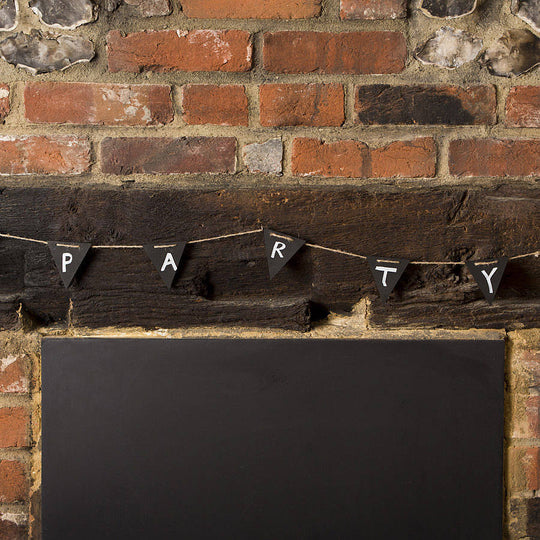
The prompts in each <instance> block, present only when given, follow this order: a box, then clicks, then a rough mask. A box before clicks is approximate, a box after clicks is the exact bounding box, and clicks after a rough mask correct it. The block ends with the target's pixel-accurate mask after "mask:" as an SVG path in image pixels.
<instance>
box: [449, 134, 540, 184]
mask: <svg viewBox="0 0 540 540" xmlns="http://www.w3.org/2000/svg"><path fill="white" fill-rule="evenodd" d="M449 160H450V174H453V175H454V176H465V177H474V176H488V177H497V176H501V177H505V176H536V175H539V174H540V139H538V140H510V139H505V140H498V139H461V140H455V141H452V142H451V143H450V156H449Z"/></svg>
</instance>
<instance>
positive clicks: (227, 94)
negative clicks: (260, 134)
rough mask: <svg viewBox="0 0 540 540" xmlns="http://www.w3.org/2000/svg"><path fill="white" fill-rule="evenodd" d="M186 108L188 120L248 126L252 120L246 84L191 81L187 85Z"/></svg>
mask: <svg viewBox="0 0 540 540" xmlns="http://www.w3.org/2000/svg"><path fill="white" fill-rule="evenodd" d="M182 108H183V110H184V120H185V121H186V122H187V123H188V124H215V125H220V126H247V125H248V123H249V121H248V100H247V96H246V92H245V89H244V87H243V86H233V85H226V86H216V85H212V84H189V85H187V86H185V87H184V89H183V96H182Z"/></svg>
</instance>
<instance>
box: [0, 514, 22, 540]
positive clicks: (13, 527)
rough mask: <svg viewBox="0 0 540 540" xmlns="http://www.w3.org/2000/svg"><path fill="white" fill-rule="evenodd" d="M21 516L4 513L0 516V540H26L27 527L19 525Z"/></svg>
mask: <svg viewBox="0 0 540 540" xmlns="http://www.w3.org/2000/svg"><path fill="white" fill-rule="evenodd" d="M20 521H21V516H20V515H19V514H13V513H11V512H4V513H3V514H2V515H1V516H0V538H2V540H28V527H27V525H26V523H25V522H23V523H21V522H20Z"/></svg>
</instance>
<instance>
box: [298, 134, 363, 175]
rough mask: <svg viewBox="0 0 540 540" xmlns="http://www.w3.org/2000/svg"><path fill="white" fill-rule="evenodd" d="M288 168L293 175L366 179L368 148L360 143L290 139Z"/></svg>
mask: <svg viewBox="0 0 540 540" xmlns="http://www.w3.org/2000/svg"><path fill="white" fill-rule="evenodd" d="M292 169H293V174H294V175H295V176H326V177H332V176H341V177H345V178H355V177H356V178H361V177H367V176H369V173H370V164H369V148H368V146H367V144H365V143H363V142H360V141H338V142H333V143H325V142H323V141H320V140H319V139H306V138H301V139H300V138H299V139H294V141H293V153H292Z"/></svg>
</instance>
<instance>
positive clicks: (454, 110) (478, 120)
mask: <svg viewBox="0 0 540 540" xmlns="http://www.w3.org/2000/svg"><path fill="white" fill-rule="evenodd" d="M355 93H356V100H355V112H356V114H357V116H356V121H357V123H359V124H367V125H377V124H413V125H428V124H433V125H437V124H439V125H476V124H480V125H483V124H489V125H491V124H494V123H495V122H496V120H497V114H496V109H497V96H496V92H495V87H494V86H488V85H480V86H469V87H466V88H463V87H461V86H448V85H438V86H434V85H415V86H409V85H407V86H392V85H389V84H370V85H364V86H358V87H357V88H356V92H355Z"/></svg>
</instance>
